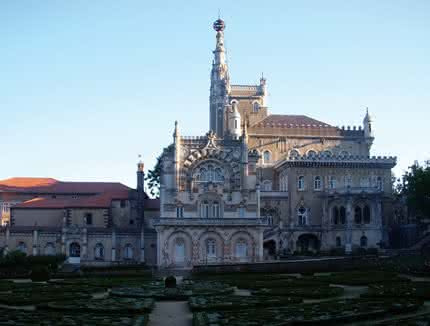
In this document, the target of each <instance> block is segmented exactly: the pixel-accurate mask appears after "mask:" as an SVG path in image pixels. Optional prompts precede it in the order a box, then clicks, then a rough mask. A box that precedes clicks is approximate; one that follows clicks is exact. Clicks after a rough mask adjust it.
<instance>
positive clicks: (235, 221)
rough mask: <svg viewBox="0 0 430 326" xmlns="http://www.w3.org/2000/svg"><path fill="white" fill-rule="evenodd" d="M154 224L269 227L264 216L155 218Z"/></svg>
mask: <svg viewBox="0 0 430 326" xmlns="http://www.w3.org/2000/svg"><path fill="white" fill-rule="evenodd" d="M152 225H153V226H262V227H267V226H268V221H267V219H264V218H189V217H182V218H175V217H173V218H154V219H153V220H152Z"/></svg>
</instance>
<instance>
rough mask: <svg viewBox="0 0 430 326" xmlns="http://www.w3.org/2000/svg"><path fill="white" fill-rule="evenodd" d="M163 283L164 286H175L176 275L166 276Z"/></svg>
mask: <svg viewBox="0 0 430 326" xmlns="http://www.w3.org/2000/svg"><path fill="white" fill-rule="evenodd" d="M164 285H165V287H166V288H176V277H174V276H173V275H170V276H167V277H166V280H165V281H164Z"/></svg>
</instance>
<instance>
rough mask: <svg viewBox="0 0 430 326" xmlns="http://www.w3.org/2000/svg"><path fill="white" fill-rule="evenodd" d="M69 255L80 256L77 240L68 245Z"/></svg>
mask: <svg viewBox="0 0 430 326" xmlns="http://www.w3.org/2000/svg"><path fill="white" fill-rule="evenodd" d="M69 256H70V257H76V258H77V257H81V246H80V244H79V243H77V242H72V243H71V244H70V247H69Z"/></svg>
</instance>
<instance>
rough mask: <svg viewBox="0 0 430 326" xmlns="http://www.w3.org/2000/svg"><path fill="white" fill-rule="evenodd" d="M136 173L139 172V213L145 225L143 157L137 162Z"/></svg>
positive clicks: (139, 217) (141, 221)
mask: <svg viewBox="0 0 430 326" xmlns="http://www.w3.org/2000/svg"><path fill="white" fill-rule="evenodd" d="M139 157H140V155H139ZM136 174H137V215H138V219H139V220H140V223H141V225H143V218H144V205H145V204H144V203H145V189H144V182H145V165H144V164H143V161H142V160H141V159H139V162H138V163H137V172H136Z"/></svg>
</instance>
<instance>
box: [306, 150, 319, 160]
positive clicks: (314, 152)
mask: <svg viewBox="0 0 430 326" xmlns="http://www.w3.org/2000/svg"><path fill="white" fill-rule="evenodd" d="M307 155H308V157H309V158H316V157H317V152H316V151H314V150H313V149H311V150H309V151H308V153H307Z"/></svg>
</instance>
